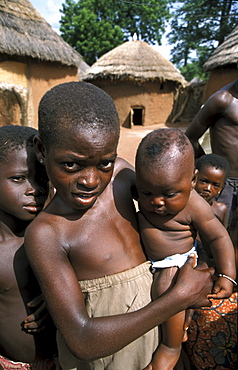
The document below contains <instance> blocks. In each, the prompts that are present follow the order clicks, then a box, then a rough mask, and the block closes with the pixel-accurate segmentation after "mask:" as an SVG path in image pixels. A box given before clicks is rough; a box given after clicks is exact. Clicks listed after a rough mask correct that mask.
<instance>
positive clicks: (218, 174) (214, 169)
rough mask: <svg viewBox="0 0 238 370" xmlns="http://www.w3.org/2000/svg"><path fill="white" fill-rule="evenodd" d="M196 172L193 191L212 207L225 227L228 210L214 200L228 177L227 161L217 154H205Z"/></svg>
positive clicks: (225, 206) (200, 159) (224, 205)
mask: <svg viewBox="0 0 238 370" xmlns="http://www.w3.org/2000/svg"><path fill="white" fill-rule="evenodd" d="M196 168H197V170H198V174H197V182H196V186H195V190H196V191H197V193H198V194H199V195H201V197H203V198H204V199H205V200H206V201H207V202H208V204H210V206H211V207H212V210H213V212H214V214H215V216H216V217H217V218H218V220H219V221H221V223H222V224H223V225H224V226H225V227H227V216H228V214H227V213H228V208H227V205H226V204H225V203H223V202H217V201H216V200H214V198H215V197H216V196H217V195H219V194H220V192H221V191H222V189H223V187H224V186H225V181H226V178H227V176H228V173H229V170H230V167H229V163H228V162H227V160H226V159H225V158H223V157H221V156H220V155H217V154H213V153H212V154H205V155H203V156H201V157H200V158H199V159H198V161H197V163H196Z"/></svg>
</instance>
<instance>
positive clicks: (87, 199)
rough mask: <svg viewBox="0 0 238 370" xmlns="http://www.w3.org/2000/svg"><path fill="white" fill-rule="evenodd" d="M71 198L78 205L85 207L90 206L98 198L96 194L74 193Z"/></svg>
mask: <svg viewBox="0 0 238 370" xmlns="http://www.w3.org/2000/svg"><path fill="white" fill-rule="evenodd" d="M73 197H74V198H75V200H77V202H78V203H80V204H81V205H83V206H85V207H87V206H90V205H91V204H92V203H93V202H94V201H95V200H96V199H97V197H98V193H77V194H76V193H74V194H73Z"/></svg>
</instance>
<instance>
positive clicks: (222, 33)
mask: <svg viewBox="0 0 238 370" xmlns="http://www.w3.org/2000/svg"><path fill="white" fill-rule="evenodd" d="M172 2H173V3H175V4H174V7H175V8H177V9H176V11H174V12H173V16H172V20H171V24H170V26H171V32H170V33H169V35H168V40H169V43H170V44H172V45H174V47H173V48H172V50H171V55H172V60H171V61H172V62H173V63H175V64H176V65H177V67H178V68H179V69H180V70H181V71H182V73H183V75H184V76H185V78H187V79H188V78H190V77H191V71H194V73H196V74H195V76H198V77H203V78H204V77H205V76H206V75H205V74H204V72H203V65H204V62H205V61H206V60H207V59H208V58H209V56H210V55H211V53H212V52H213V51H214V49H215V48H216V47H217V46H219V45H220V44H221V43H222V42H223V41H224V39H225V37H226V36H228V35H229V34H230V33H231V31H232V30H233V29H234V28H235V27H236V26H237V23H238V2H237V0H185V1H183V2H179V3H178V2H176V1H175V0H174V1H172ZM194 55H196V57H194ZM191 64H194V65H193V66H191ZM195 76H193V77H195Z"/></svg>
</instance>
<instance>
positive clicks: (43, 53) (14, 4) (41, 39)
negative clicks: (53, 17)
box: [0, 0, 82, 66]
mask: <svg viewBox="0 0 238 370" xmlns="http://www.w3.org/2000/svg"><path fill="white" fill-rule="evenodd" d="M0 53H2V54H8V55H12V56H16V55H17V56H22V57H31V58H33V59H38V60H41V61H50V62H59V63H61V64H64V65H68V66H78V65H79V64H80V63H81V60H82V57H81V56H80V55H79V54H78V53H77V52H76V51H75V50H74V49H73V48H71V46H69V45H68V44H67V43H66V42H65V41H64V40H63V39H62V38H61V37H60V36H59V35H57V33H56V32H54V30H53V29H52V28H51V26H50V25H49V24H48V23H47V22H46V21H45V19H44V18H42V16H41V15H40V14H39V13H38V12H37V11H36V9H35V8H34V7H33V6H32V4H31V3H30V2H29V1H28V0H8V1H5V0H0Z"/></svg>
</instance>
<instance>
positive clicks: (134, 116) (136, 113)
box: [130, 107, 144, 127]
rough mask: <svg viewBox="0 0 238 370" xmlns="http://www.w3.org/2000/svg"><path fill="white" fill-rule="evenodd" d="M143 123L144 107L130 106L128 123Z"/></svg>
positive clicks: (137, 124)
mask: <svg viewBox="0 0 238 370" xmlns="http://www.w3.org/2000/svg"><path fill="white" fill-rule="evenodd" d="M143 123H144V107H131V119H130V125H131V127H132V126H143Z"/></svg>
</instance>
